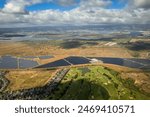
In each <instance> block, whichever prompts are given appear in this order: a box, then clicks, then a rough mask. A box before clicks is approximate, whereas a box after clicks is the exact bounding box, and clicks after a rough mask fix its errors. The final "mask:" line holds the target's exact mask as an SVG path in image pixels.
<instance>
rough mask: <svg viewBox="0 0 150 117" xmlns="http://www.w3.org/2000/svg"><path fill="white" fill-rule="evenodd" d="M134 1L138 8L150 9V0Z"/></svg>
mask: <svg viewBox="0 0 150 117" xmlns="http://www.w3.org/2000/svg"><path fill="white" fill-rule="evenodd" d="M133 2H134V5H135V6H136V7H138V8H145V9H150V0H133Z"/></svg>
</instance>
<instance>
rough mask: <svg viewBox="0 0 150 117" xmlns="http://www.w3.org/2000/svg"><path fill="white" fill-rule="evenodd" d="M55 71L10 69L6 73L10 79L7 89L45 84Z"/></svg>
mask: <svg viewBox="0 0 150 117" xmlns="http://www.w3.org/2000/svg"><path fill="white" fill-rule="evenodd" d="M54 72H55V71H54V70H50V71H46V70H45V71H44V70H43V71H39V70H37V71H36V70H30V71H29V70H26V71H22V70H20V71H19V70H18V71H17V70H16V71H9V72H8V73H7V74H6V78H7V79H8V80H9V81H10V84H9V85H8V87H7V89H6V90H9V91H10V90H11V91H14V90H20V89H29V88H34V87H40V86H44V85H45V84H46V83H47V82H48V81H50V80H51V76H52V75H53V73H54Z"/></svg>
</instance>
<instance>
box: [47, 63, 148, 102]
mask: <svg viewBox="0 0 150 117" xmlns="http://www.w3.org/2000/svg"><path fill="white" fill-rule="evenodd" d="M48 99H64V100H65V99H73V100H74V99H78V100H82V99H85V100H88V99H92V100H108V99H110V100H117V99H118V100H128V99H133V100H138V99H150V97H149V96H148V95H146V94H144V93H143V92H141V91H140V90H139V88H138V87H137V86H135V85H134V81H133V80H131V79H128V80H125V79H122V78H121V77H120V76H119V73H118V72H115V71H113V70H111V69H108V68H105V67H102V66H89V67H82V68H71V69H70V71H69V72H68V74H67V75H66V76H65V77H64V79H63V80H62V81H61V83H60V84H59V86H58V87H57V89H56V90H55V91H53V93H52V95H50V96H49V97H48Z"/></svg>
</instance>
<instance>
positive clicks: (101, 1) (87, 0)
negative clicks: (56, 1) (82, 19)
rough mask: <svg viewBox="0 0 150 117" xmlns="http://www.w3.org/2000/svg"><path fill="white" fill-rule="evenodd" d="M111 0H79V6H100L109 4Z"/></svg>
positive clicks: (85, 7)
mask: <svg viewBox="0 0 150 117" xmlns="http://www.w3.org/2000/svg"><path fill="white" fill-rule="evenodd" d="M111 3H112V1H111V0H81V3H80V8H82V9H89V8H101V7H106V6H109V5H111Z"/></svg>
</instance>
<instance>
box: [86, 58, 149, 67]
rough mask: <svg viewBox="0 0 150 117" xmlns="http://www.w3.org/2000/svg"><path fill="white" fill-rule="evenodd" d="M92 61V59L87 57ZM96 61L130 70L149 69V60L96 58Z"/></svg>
mask: <svg viewBox="0 0 150 117" xmlns="http://www.w3.org/2000/svg"><path fill="white" fill-rule="evenodd" d="M89 58H90V59H92V57H89ZM96 59H98V60H101V61H103V63H108V64H115V65H120V66H125V67H131V68H142V69H150V66H148V65H150V60H148V59H123V58H107V57H96Z"/></svg>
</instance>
